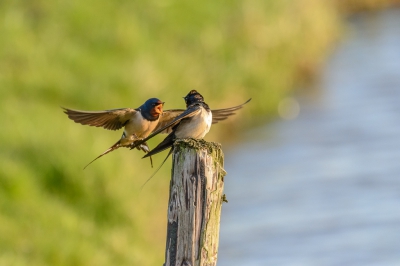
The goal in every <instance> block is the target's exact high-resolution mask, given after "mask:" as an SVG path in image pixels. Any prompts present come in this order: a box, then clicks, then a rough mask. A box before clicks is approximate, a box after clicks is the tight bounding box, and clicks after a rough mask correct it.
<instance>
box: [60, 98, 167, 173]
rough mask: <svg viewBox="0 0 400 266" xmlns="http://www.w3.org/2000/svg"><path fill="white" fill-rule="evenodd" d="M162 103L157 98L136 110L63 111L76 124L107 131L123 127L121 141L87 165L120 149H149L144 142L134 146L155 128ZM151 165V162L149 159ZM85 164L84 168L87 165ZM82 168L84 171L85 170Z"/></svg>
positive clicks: (65, 109)
mask: <svg viewBox="0 0 400 266" xmlns="http://www.w3.org/2000/svg"><path fill="white" fill-rule="evenodd" d="M163 105H164V102H162V101H160V100H159V99H157V98H151V99H148V100H147V101H146V102H145V103H144V104H142V105H141V106H140V107H138V108H136V109H132V108H120V109H112V110H105V111H79V110H73V109H67V108H63V109H64V113H65V114H67V115H68V117H69V118H70V119H72V120H73V121H75V122H76V123H80V124H82V125H89V126H95V127H103V128H105V129H109V130H118V129H120V128H122V127H124V132H123V133H122V136H121V139H120V140H118V141H117V142H116V143H115V144H114V145H112V146H111V147H110V148H108V149H107V150H106V151H105V152H103V153H102V154H100V155H99V156H97V157H96V158H95V159H94V160H93V161H91V162H90V163H89V164H91V163H92V162H94V161H95V160H97V159H98V158H100V157H102V156H103V155H106V154H107V153H109V152H112V151H114V150H116V149H118V148H120V147H132V146H134V147H135V148H137V149H138V150H142V151H144V152H145V153H147V152H149V151H150V149H149V147H148V146H147V143H146V142H145V141H142V142H141V143H140V144H138V145H134V144H135V143H136V142H137V141H139V140H142V139H143V138H145V137H147V136H148V135H149V134H150V133H151V132H152V131H153V130H154V129H155V128H156V126H157V124H158V122H159V120H160V117H161V114H162V112H163ZM150 162H151V165H152V166H153V162H152V160H151V157H150ZM89 164H87V165H86V166H85V168H86V167H87V166H88V165H89ZM85 168H84V169H85Z"/></svg>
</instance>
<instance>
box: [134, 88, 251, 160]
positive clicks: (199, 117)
mask: <svg viewBox="0 0 400 266" xmlns="http://www.w3.org/2000/svg"><path fill="white" fill-rule="evenodd" d="M184 100H185V103H186V108H187V109H186V110H167V111H164V112H163V114H162V116H163V118H162V119H161V120H160V122H159V124H158V126H157V128H156V129H155V131H154V132H153V133H151V134H150V135H149V136H148V137H146V138H144V139H143V140H140V141H138V142H137V143H135V144H134V145H133V146H132V147H131V149H132V148H135V147H136V145H141V143H145V142H146V141H147V140H149V139H151V138H152V137H154V136H155V135H157V134H159V133H169V135H168V136H167V137H166V138H165V139H164V140H163V141H162V142H161V143H160V144H158V145H157V147H155V148H154V149H153V150H151V151H149V152H148V153H147V154H146V155H145V156H144V157H143V158H146V157H148V156H151V155H154V154H156V153H159V152H161V151H163V150H166V149H168V148H170V147H172V145H173V144H174V142H175V140H176V139H183V138H196V139H201V138H203V137H204V136H205V135H206V134H207V133H208V132H209V131H210V127H211V124H215V123H218V122H219V121H222V120H225V119H227V118H228V117H229V116H231V115H233V114H235V113H234V112H235V111H236V110H239V109H241V108H242V107H243V105H245V104H246V103H248V102H249V101H250V100H251V99H249V100H248V101H246V102H245V103H243V104H241V105H238V106H235V107H231V108H226V109H217V110H210V108H209V107H208V105H207V104H206V103H205V102H204V98H203V96H202V95H201V94H200V93H198V92H197V91H196V90H192V91H190V92H189V93H188V95H186V96H185V97H184ZM171 152H172V150H170V152H169V154H170V153H171ZM169 154H168V155H169ZM167 158H168V156H167Z"/></svg>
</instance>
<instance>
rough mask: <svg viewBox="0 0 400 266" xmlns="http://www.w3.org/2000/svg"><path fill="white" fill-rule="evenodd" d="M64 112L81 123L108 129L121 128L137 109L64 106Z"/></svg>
mask: <svg viewBox="0 0 400 266" xmlns="http://www.w3.org/2000/svg"><path fill="white" fill-rule="evenodd" d="M62 108H63V109H64V113H65V114H66V115H67V116H68V118H69V119H71V120H73V121H74V122H76V123H79V124H82V125H89V126H94V127H103V128H105V129H109V130H117V129H120V128H122V127H123V126H124V125H125V123H126V122H127V121H128V120H129V119H130V118H131V117H132V115H133V114H135V113H136V112H137V110H135V109H132V108H120V109H112V110H105V111H81V110H74V109H68V108H64V107H62Z"/></svg>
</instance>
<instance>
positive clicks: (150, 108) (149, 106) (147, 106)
mask: <svg viewBox="0 0 400 266" xmlns="http://www.w3.org/2000/svg"><path fill="white" fill-rule="evenodd" d="M163 105H164V102H162V101H160V100H159V99H157V98H151V99H148V100H147V101H146V102H145V103H144V104H143V105H142V106H141V107H140V110H141V111H142V114H143V113H144V114H147V115H148V114H150V115H151V116H152V117H154V118H158V116H159V115H160V114H161V113H162V112H163Z"/></svg>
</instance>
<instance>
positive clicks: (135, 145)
mask: <svg viewBox="0 0 400 266" xmlns="http://www.w3.org/2000/svg"><path fill="white" fill-rule="evenodd" d="M140 141H142V138H140V139H139V138H138V139H135V140H134V141H133V142H132V143H131V144H130V145H129V147H130V148H131V150H132V149H134V148H137V149H139V150H140V148H139V147H140V146H142V145H141V144H139V143H140Z"/></svg>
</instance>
